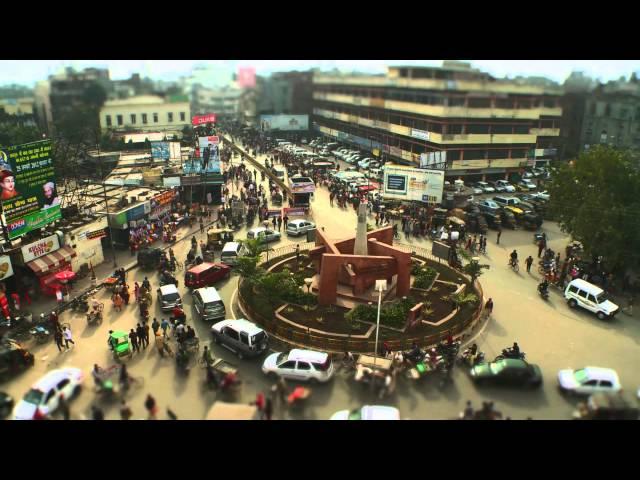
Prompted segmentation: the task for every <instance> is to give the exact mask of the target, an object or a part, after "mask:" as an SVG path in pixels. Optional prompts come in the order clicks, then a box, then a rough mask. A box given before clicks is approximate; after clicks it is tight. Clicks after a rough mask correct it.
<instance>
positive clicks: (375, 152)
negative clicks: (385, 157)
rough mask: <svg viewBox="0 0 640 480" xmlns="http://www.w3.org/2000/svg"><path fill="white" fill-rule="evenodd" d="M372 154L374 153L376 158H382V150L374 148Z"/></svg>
mask: <svg viewBox="0 0 640 480" xmlns="http://www.w3.org/2000/svg"><path fill="white" fill-rule="evenodd" d="M371 153H373V156H374V157H379V156H380V150H379V149H377V148H374V149H373V150H371Z"/></svg>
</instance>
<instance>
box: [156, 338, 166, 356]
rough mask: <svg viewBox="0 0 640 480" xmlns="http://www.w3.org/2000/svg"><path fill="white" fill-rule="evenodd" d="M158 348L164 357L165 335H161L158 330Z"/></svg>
mask: <svg viewBox="0 0 640 480" xmlns="http://www.w3.org/2000/svg"><path fill="white" fill-rule="evenodd" d="M156 348H157V349H158V353H159V354H160V356H161V357H164V351H165V340H164V336H162V335H160V332H156Z"/></svg>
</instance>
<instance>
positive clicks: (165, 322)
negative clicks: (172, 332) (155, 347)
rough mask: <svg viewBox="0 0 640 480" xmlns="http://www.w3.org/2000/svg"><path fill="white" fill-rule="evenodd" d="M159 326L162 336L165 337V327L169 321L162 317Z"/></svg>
mask: <svg viewBox="0 0 640 480" xmlns="http://www.w3.org/2000/svg"><path fill="white" fill-rule="evenodd" d="M160 328H162V336H163V337H165V338H167V328H169V322H168V321H167V319H166V318H163V319H162V323H161V324H160ZM156 338H157V337H156Z"/></svg>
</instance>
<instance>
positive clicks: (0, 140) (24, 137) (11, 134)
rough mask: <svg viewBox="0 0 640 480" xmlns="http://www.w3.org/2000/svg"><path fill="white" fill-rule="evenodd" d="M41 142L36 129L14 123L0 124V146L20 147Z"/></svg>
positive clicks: (39, 134)
mask: <svg viewBox="0 0 640 480" xmlns="http://www.w3.org/2000/svg"><path fill="white" fill-rule="evenodd" d="M37 140H42V133H40V131H39V130H38V128H37V127H28V126H22V125H18V124H14V123H0V145H1V146H3V147H8V146H10V145H20V144H22V143H29V142H35V141H37Z"/></svg>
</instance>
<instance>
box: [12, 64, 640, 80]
mask: <svg viewBox="0 0 640 480" xmlns="http://www.w3.org/2000/svg"><path fill="white" fill-rule="evenodd" d="M463 61H465V62H470V63H471V64H472V66H473V67H474V68H477V69H480V70H482V71H486V72H488V73H490V74H491V75H493V76H495V77H498V78H501V77H506V76H508V77H510V78H513V77H517V76H539V77H547V78H549V79H551V80H554V81H556V82H558V83H562V82H564V80H565V79H566V78H567V77H568V76H569V75H570V74H571V72H573V71H580V72H583V73H584V74H585V75H588V76H590V77H592V78H594V79H595V80H599V81H602V82H607V81H609V80H617V79H619V78H620V77H625V78H628V77H629V75H631V73H633V72H638V71H640V60H463ZM441 64H442V60H38V61H35V60H0V85H10V84H22V85H26V86H29V87H33V86H34V85H35V83H36V82H38V81H40V80H46V79H47V78H48V77H49V75H52V74H55V73H57V72H59V71H60V70H62V69H63V68H65V67H74V68H76V69H79V70H81V69H83V68H87V67H98V68H108V69H109V72H110V76H111V78H112V79H113V80H122V79H126V78H129V77H130V76H131V75H132V74H134V73H139V74H140V75H141V76H143V77H149V78H152V79H154V80H164V81H177V80H179V79H180V78H181V77H187V76H189V75H191V73H192V71H193V69H194V68H197V67H199V66H213V67H216V66H217V67H219V71H220V72H219V73H220V75H216V77H218V78H217V79H216V83H221V84H223V83H224V80H223V79H224V78H226V77H230V76H231V74H232V73H235V72H237V69H238V67H243V66H253V67H255V68H256V73H257V74H258V75H269V74H271V73H274V72H279V71H291V70H309V69H312V68H318V69H320V70H321V71H330V70H333V69H336V68H337V69H338V70H341V71H344V72H349V71H354V72H362V73H371V74H375V73H384V72H385V69H386V67H387V66H392V65H415V66H420V65H423V66H440V65H441ZM229 82H230V80H229Z"/></svg>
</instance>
